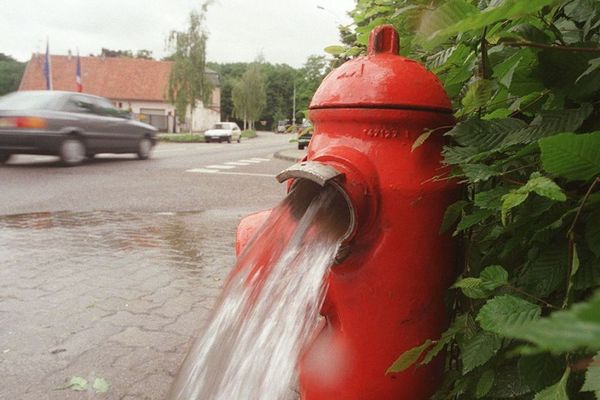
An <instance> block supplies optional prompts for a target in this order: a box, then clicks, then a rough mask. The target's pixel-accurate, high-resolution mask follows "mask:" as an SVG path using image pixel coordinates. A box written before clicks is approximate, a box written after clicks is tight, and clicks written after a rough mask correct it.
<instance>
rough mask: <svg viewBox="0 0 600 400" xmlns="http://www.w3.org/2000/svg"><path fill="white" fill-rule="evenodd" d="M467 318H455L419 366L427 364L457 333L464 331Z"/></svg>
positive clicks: (463, 316)
mask: <svg viewBox="0 0 600 400" xmlns="http://www.w3.org/2000/svg"><path fill="white" fill-rule="evenodd" d="M467 320H468V318H467V316H466V315H464V314H463V315H459V316H457V317H456V319H455V320H454V322H452V324H451V325H450V327H448V329H446V331H445V332H444V333H442V336H441V337H440V340H438V341H437V342H436V343H435V345H434V346H433V347H432V348H431V349H430V350H429V351H428V352H427V354H426V355H425V357H423V360H422V361H421V363H420V364H421V365H426V364H429V363H430V362H431V361H432V360H433V359H434V358H435V357H436V356H437V355H438V354H439V353H440V352H441V351H442V350H443V349H444V348H445V347H446V346H447V345H448V344H450V343H451V342H452V341H453V340H454V339H455V337H456V335H457V334H458V333H459V332H462V331H466V330H467V329H466V326H467V325H468V322H467Z"/></svg>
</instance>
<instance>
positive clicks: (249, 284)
mask: <svg viewBox="0 0 600 400" xmlns="http://www.w3.org/2000/svg"><path fill="white" fill-rule="evenodd" d="M299 186H300V185H299ZM306 186H307V185H305V188H304V189H306ZM307 187H308V190H304V189H302V190H297V191H294V192H292V193H291V194H290V195H289V196H288V197H287V198H286V199H285V200H284V201H283V202H282V203H281V204H280V205H279V206H278V207H277V208H275V209H274V210H273V211H272V213H271V216H270V217H269V219H268V220H267V222H266V223H265V224H264V226H263V227H262V228H261V230H260V232H259V233H258V234H257V235H256V236H255V237H254V239H253V240H252V241H251V243H250V244H249V245H248V246H247V248H246V250H245V251H244V252H243V254H242V255H241V256H240V258H239V260H238V262H237V265H236V268H235V269H234V273H233V274H232V275H231V276H230V278H229V281H228V283H227V284H226V286H225V288H224V290H223V293H222V296H221V298H220V301H219V303H218V305H217V307H216V309H215V310H214V314H213V316H212V318H211V320H210V321H209V323H208V325H207V326H206V327H205V328H204V331H203V334H202V335H201V336H200V337H199V338H198V339H197V340H196V342H195V343H194V345H193V346H192V349H191V351H190V353H189V354H188V356H187V358H186V360H185V361H184V363H183V365H182V367H181V370H180V372H179V374H178V376H177V378H176V380H175V382H174V384H173V386H172V388H171V392H170V395H169V399H171V400H237V399H243V400H287V399H295V398H297V397H298V394H297V392H296V391H295V381H296V365H297V363H298V359H299V357H300V354H301V351H302V348H303V347H304V345H305V344H306V343H307V342H308V341H309V340H310V338H311V337H312V335H313V334H314V331H315V328H316V326H317V323H318V318H319V317H318V313H319V309H320V307H321V304H322V301H323V296H324V292H325V289H326V284H325V281H326V279H325V277H326V274H327V272H328V269H329V267H330V266H331V264H332V263H333V260H334V257H335V254H336V252H337V250H338V248H339V245H340V242H341V239H342V236H343V235H344V233H345V232H346V229H347V228H348V224H349V222H348V221H349V219H348V210H347V208H346V206H345V203H343V201H340V198H341V196H340V194H339V192H337V191H336V190H335V189H333V188H331V187H327V188H325V189H321V188H315V187H314V186H312V184H308V186H307ZM307 192H308V193H307Z"/></svg>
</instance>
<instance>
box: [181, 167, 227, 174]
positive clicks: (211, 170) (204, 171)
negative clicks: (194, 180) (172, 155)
mask: <svg viewBox="0 0 600 400" xmlns="http://www.w3.org/2000/svg"><path fill="white" fill-rule="evenodd" d="M185 172H199V173H203V174H216V173H218V172H219V171H218V170H216V169H206V168H192V169H188V170H186V171H185Z"/></svg>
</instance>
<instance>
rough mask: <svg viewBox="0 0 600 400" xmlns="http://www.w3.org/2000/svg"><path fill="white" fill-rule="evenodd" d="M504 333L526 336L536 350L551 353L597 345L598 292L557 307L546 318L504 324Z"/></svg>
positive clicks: (599, 332) (599, 327)
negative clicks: (590, 297) (585, 298)
mask: <svg viewBox="0 0 600 400" xmlns="http://www.w3.org/2000/svg"><path fill="white" fill-rule="evenodd" d="M504 334H505V336H508V337H512V338H515V339H521V340H526V341H529V342H531V343H533V344H534V345H535V346H536V347H537V348H538V349H539V350H542V351H551V352H554V353H561V352H568V351H573V350H577V349H580V348H586V347H587V348H590V349H593V350H599V349H600V292H597V293H596V294H595V295H594V296H593V297H592V299H591V300H590V301H588V302H583V303H578V304H575V305H573V306H572V307H571V308H570V309H569V310H566V311H557V312H554V313H552V314H550V316H549V317H547V318H540V319H537V320H535V321H533V320H530V321H529V322H528V323H524V324H521V325H520V326H519V325H515V326H512V327H508V328H507V329H505V330H504Z"/></svg>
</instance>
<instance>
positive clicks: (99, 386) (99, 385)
mask: <svg viewBox="0 0 600 400" xmlns="http://www.w3.org/2000/svg"><path fill="white" fill-rule="evenodd" d="M109 386H110V385H109V383H108V381H107V380H106V379H104V378H96V379H94V384H93V385H92V388H94V390H95V391H96V393H106V392H108V388H109Z"/></svg>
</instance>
